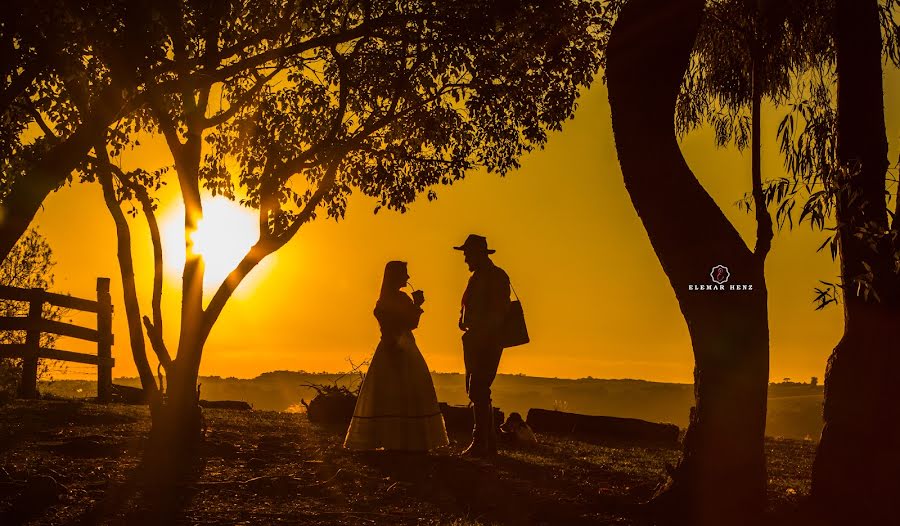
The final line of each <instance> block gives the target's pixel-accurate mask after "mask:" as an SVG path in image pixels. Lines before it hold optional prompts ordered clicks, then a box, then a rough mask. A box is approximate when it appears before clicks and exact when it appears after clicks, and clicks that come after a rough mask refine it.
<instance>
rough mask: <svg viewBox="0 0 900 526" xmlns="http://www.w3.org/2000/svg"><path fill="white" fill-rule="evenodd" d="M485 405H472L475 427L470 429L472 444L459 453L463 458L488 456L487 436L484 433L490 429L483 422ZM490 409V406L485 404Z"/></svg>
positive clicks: (486, 423) (484, 421)
mask: <svg viewBox="0 0 900 526" xmlns="http://www.w3.org/2000/svg"><path fill="white" fill-rule="evenodd" d="M484 406H485V404H473V405H472V416H473V417H474V419H475V426H474V427H473V428H472V443H471V444H469V447H467V448H466V449H464V450H463V452H462V453H460V455H461V456H464V457H483V456H486V455H487V454H488V442H487V438H488V435H487V434H486V432H487V431H488V430H489V429H490V428H489V423H488V422H487V421H486V420H485V411H484ZM487 406H488V408H490V404H487Z"/></svg>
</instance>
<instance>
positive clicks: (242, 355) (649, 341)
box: [34, 69, 900, 382]
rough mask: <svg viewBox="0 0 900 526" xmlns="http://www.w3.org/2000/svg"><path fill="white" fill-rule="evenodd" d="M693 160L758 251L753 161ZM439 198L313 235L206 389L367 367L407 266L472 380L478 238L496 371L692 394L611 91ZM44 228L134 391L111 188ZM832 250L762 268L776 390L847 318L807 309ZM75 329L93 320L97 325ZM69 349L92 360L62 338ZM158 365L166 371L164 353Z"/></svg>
mask: <svg viewBox="0 0 900 526" xmlns="http://www.w3.org/2000/svg"><path fill="white" fill-rule="evenodd" d="M885 92H886V94H887V95H886V101H885V102H886V106H887V112H888V137H889V140H890V145H891V160H892V161H895V160H896V159H897V153H898V138H900V131H898V126H900V103H898V101H897V100H896V98H895V97H892V94H895V93H900V75H898V74H897V73H896V71H894V70H892V69H891V70H890V71H889V77H888V78H887V79H886V86H885ZM779 115H780V114H777V113H776V112H775V111H774V110H769V111H766V112H765V113H764V122H763V130H764V134H765V141H764V153H763V163H764V167H763V170H764V171H763V174H764V177H767V178H774V177H779V176H782V175H783V170H782V165H781V159H780V156H779V155H778V153H777V150H776V147H775V137H774V136H775V129H776V127H777V124H778V120H779V118H780V117H779ZM142 144H143V146H141V148H140V149H137V150H134V151H130V152H126V153H125V154H124V155H123V157H122V158H121V159H120V160H119V161H120V162H121V164H122V166H123V167H125V168H133V167H136V166H143V167H146V168H156V167H158V166H162V165H166V164H171V158H170V156H169V154H168V150H167V149H166V148H165V147H164V145H163V143H162V141H161V140H159V139H152V140H148V141H142ZM683 150H684V153H685V155H686V157H687V159H688V161H689V163H690V165H691V167H692V168H693V170H694V172H695V173H696V174H697V176H698V177H699V178H700V180H701V181H702V182H703V184H704V186H705V187H706V189H707V190H708V191H709V192H710V193H711V194H712V195H713V197H714V198H715V199H716V201H717V202H718V203H719V205H720V207H721V208H722V209H723V210H724V212H725V214H726V215H727V216H728V217H729V218H730V219H731V220H732V221H733V222H734V223H735V224H736V225H737V228H738V230H739V231H740V232H741V233H742V235H743V236H744V239H745V240H747V241H748V242H749V243H750V244H751V245H752V243H753V242H754V237H753V235H754V229H755V223H754V221H753V218H752V216H750V215H748V214H746V213H745V212H742V211H740V210H739V209H738V208H737V207H736V206H734V204H733V203H734V202H735V201H737V200H738V199H739V198H741V196H742V195H743V193H744V192H746V191H748V190H749V181H750V169H749V153H746V154H744V155H742V154H740V153H739V152H737V151H735V150H733V149H730V150H727V149H716V148H715V147H714V145H713V142H712V135H711V133H710V132H709V131H708V130H701V131H698V132H695V133H693V134H692V135H690V136H689V137H687V138H686V139H685V140H684V142H683ZM647 154H648V155H652V152H647ZM176 188H177V183H176V181H174V178H172V177H171V174H170V177H169V184H168V186H167V187H165V188H164V189H163V191H162V192H161V193H160V194H159V197H160V209H159V211H158V213H159V216H160V219H161V222H162V223H163V224H162V227H163V230H164V234H163V235H164V240H163V241H164V245H165V248H166V250H167V254H166V256H165V258H166V261H167V273H166V279H167V287H166V289H165V291H164V297H163V308H164V312H165V316H166V320H165V321H166V325H165V338H166V341H167V343H168V346H169V347H170V349H173V350H174V348H175V347H176V344H177V340H178V333H177V326H178V308H179V298H180V296H179V293H178V289H176V288H174V287H175V286H178V285H179V284H180V269H179V268H176V267H177V259H178V257H179V254H178V252H180V251H182V250H183V248H181V247H182V246H183V239H182V238H180V237H179V235H180V233H181V232H182V231H180V230H179V228H178V226H179V224H180V223H181V221H182V218H181V217H179V210H178V207H177V204H176V202H175V199H174V198H175V196H176ZM438 195H439V199H438V200H437V201H435V202H432V203H429V202H427V200H425V199H424V198H423V199H422V200H421V201H419V202H417V203H415V204H414V205H413V206H412V208H411V210H410V211H409V212H408V213H406V214H399V213H395V212H390V211H385V210H382V211H381V212H379V213H378V214H377V215H373V214H372V210H373V208H374V206H375V203H374V201H372V200H369V199H368V198H365V197H362V196H355V197H354V198H352V199H351V202H350V206H349V209H348V213H347V217H346V219H345V220H343V221H341V222H339V223H335V222H334V221H329V220H325V219H319V220H317V221H316V222H314V223H311V224H308V225H306V226H304V227H303V228H302V229H301V230H300V232H299V234H298V235H297V236H296V237H295V238H294V239H293V240H292V241H291V242H290V243H289V244H288V245H287V246H286V247H284V248H283V249H282V250H281V251H279V252H278V253H276V255H275V256H274V258H272V259H271V260H270V261H267V262H265V263H264V264H263V265H262V266H261V267H260V268H257V269H256V270H254V271H253V273H252V274H251V275H250V277H249V278H248V280H246V281H245V282H244V283H243V284H242V285H241V287H240V288H239V289H238V291H237V293H236V295H235V296H234V297H233V298H232V300H231V301H230V303H229V304H228V306H227V307H226V308H225V311H224V313H223V314H222V316H221V318H220V319H219V321H218V323H217V325H216V327H215V328H214V329H213V332H212V335H211V336H210V339H209V342H208V344H207V346H206V348H205V351H204V357H203V364H202V367H201V375H220V376H236V377H253V376H256V375H258V374H260V373H262V372H265V371H270V370H277V369H288V370H299V369H304V370H307V371H340V370H347V369H348V367H349V364H348V361H347V360H348V359H351V360H353V361H354V362H356V363H358V362H360V361H362V360H365V359H367V358H369V356H370V355H371V353H372V352H373V350H374V348H375V345H376V344H377V342H378V337H379V335H378V326H377V324H376V322H375V319H374V317H373V316H372V308H373V306H374V303H375V300H376V298H377V295H378V291H379V286H380V283H381V275H382V272H383V268H384V263H385V262H386V261H388V260H391V259H402V260H406V261H408V262H409V271H410V275H411V281H412V283H413V284H415V286H416V287H417V288H420V289H423V290H424V291H425V295H426V304H425V305H424V308H425V314H424V316H423V317H422V321H421V324H420V326H419V329H418V330H417V331H416V338H417V341H418V344H419V347H420V349H421V350H422V353H423V355H424V356H425V358H426V360H427V361H428V364H429V366H430V367H431V369H433V370H436V371H462V368H463V362H462V350H461V345H460V341H459V336H460V333H459V330H458V328H457V326H456V321H457V316H458V312H459V302H460V296H461V294H462V291H463V289H464V287H465V284H466V280H467V278H468V275H469V274H468V271H467V269H466V266H465V264H464V262H463V257H462V254H461V253H460V252H457V251H454V250H452V248H451V247H452V246H453V245H458V244H460V243H461V242H462V241H463V239H464V238H465V237H466V235H467V234H469V233H480V234H482V235H485V236H487V238H488V242H489V244H490V245H492V248H495V249H496V250H497V253H496V254H494V261H495V262H496V263H497V264H498V265H500V266H501V267H503V268H504V269H506V270H507V272H508V273H509V275H510V276H511V278H512V282H513V285H514V287H515V289H516V291H517V292H518V294H519V296H520V298H521V299H522V302H523V305H524V308H525V314H526V317H527V321H528V323H529V330H530V333H531V337H532V343H530V344H528V345H526V346H523V347H516V348H513V349H509V350H507V351H506V352H505V353H504V357H503V361H502V362H501V364H500V372H501V373H524V374H526V375H531V376H548V377H570V378H579V377H586V376H593V377H595V378H642V379H649V380H659V381H674V382H691V380H692V370H693V357H692V354H691V346H690V341H689V338H688V332H687V329H686V326H685V323H684V320H683V319H682V317H681V314H680V312H679V310H678V305H677V303H676V301H675V296H674V294H673V292H672V289H671V287H670V286H669V283H668V280H667V279H666V276H665V274H664V273H663V271H662V268H661V267H660V265H659V263H658V262H657V260H656V257H655V255H654V253H653V251H652V249H651V246H650V243H649V241H648V240H647V236H646V234H645V232H644V230H643V227H642V226H641V224H640V221H639V219H638V217H637V214H636V213H635V212H634V209H633V208H632V206H631V202H630V200H629V198H628V195H627V193H626V191H625V188H624V185H623V183H622V176H621V173H620V170H619V166H618V163H617V159H616V153H615V147H614V143H613V138H612V132H611V125H610V118H609V105H608V102H607V96H606V89H605V86H604V85H603V84H602V83H601V82H600V81H599V77H598V80H597V81H596V82H595V84H594V86H593V88H592V89H591V90H589V91H587V92H585V93H584V94H583V96H582V98H581V99H580V104H579V108H578V111H577V112H576V115H575V119H574V120H572V121H569V122H567V123H566V125H565V127H564V131H563V132H562V133H557V134H554V135H553V136H551V139H550V141H549V144H548V145H547V148H546V149H545V150H543V151H539V152H535V153H533V154H531V155H529V156H527V157H526V158H525V159H524V160H523V163H522V168H521V169H520V170H518V171H516V172H514V173H512V174H510V175H508V176H507V177H506V178H500V177H499V176H497V175H495V174H485V173H478V172H476V173H472V174H470V176H469V177H467V179H466V180H464V181H462V182H460V183H458V184H455V185H453V186H451V187H442V188H439V189H438ZM798 208H799V207H798ZM250 217H251V219H250V224H251V225H252V224H253V220H252V216H250ZM34 224H35V225H36V226H38V227H39V230H40V232H41V233H42V234H43V235H44V236H45V237H46V238H47V239H48V241H49V242H50V244H51V246H52V248H53V250H54V258H55V260H56V261H57V265H56V267H55V275H56V285H55V287H54V289H55V290H56V291H59V292H66V293H71V294H73V295H76V296H82V297H93V296H94V288H95V279H96V278H97V277H98V276H108V277H111V278H112V294H113V301H114V303H115V309H116V314H115V318H114V331H115V334H116V344H115V345H114V347H113V355H114V357H115V358H116V360H117V363H116V367H115V369H114V373H113V374H114V375H115V376H134V375H135V374H136V371H135V368H134V364H133V363H132V361H131V354H130V349H129V345H128V336H127V330H126V325H125V317H124V312H125V311H124V306H123V304H122V288H121V282H120V279H119V271H118V264H117V260H116V239H115V229H114V226H113V221H112V219H111V217H110V215H109V214H108V212H107V210H106V208H105V206H104V204H103V200H102V195H101V191H100V187H99V185H97V184H75V185H73V186H71V187H68V188H64V189H62V190H60V191H59V192H57V193H56V194H53V195H52V196H51V197H50V198H49V199H48V200H47V201H46V202H45V206H44V210H43V211H42V212H40V213H39V214H38V216H37V218H36V219H35V223H34ZM173 225H174V228H173V227H172V226H173ZM238 232H239V228H237V227H228V228H226V229H224V231H221V232H219V233H218V236H219V238H218V239H217V240H214V241H211V242H210V243H211V244H213V245H215V246H216V247H217V250H224V249H225V248H227V245H228V244H229V243H232V242H233V241H235V240H236V239H238V238H240V237H241V236H240V235H239V233H238ZM132 235H133V246H134V254H135V261H136V266H137V269H138V272H139V275H138V280H139V287H140V292H141V294H142V313H143V314H150V310H149V309H150V303H149V300H150V297H149V293H150V287H151V279H152V274H151V266H150V265H151V261H152V260H151V246H150V242H149V235H148V233H147V229H146V223H145V222H144V220H143V217H139V218H138V219H137V220H134V221H132ZM181 235H183V234H181ZM823 239H824V234H823V233H820V232H811V231H810V229H809V227H808V226H807V225H805V224H804V225H802V226H800V227H795V228H794V230H793V231H783V232H780V233H778V234H777V235H776V238H775V242H774V247H773V250H772V252H771V254H770V255H769V259H768V263H767V276H768V288H769V316H770V330H771V378H772V379H773V380H781V379H782V378H784V377H791V378H792V379H794V380H803V381H809V378H810V377H811V376H818V377H820V378H821V377H822V375H823V373H824V368H825V361H826V358H827V356H828V354H829V353H830V350H831V348H832V347H833V346H834V344H835V343H836V342H837V340H838V338H839V336H840V334H841V329H842V327H841V324H842V313H841V311H840V308H839V307H838V308H835V307H830V308H828V309H826V310H825V311H819V312H816V311H815V310H814V305H813V302H812V300H813V287H814V286H816V285H817V284H818V280H820V279H822V280H834V279H836V274H837V266H836V264H834V263H833V262H832V261H831V258H830V255H829V254H827V251H825V252H822V253H818V254H817V253H816V248H817V247H818V246H819V244H820V243H821V242H822V240H823ZM237 249H238V250H240V247H238V248H237ZM173 252H174V254H173ZM180 257H181V258H182V259H183V253H182V254H180ZM722 263H723V264H726V265H727V264H728V262H727V261H723V262H722ZM215 265H216V262H211V263H210V266H211V267H214V266H215ZM734 279H735V280H736V281H740V280H739V277H737V276H735V277H734ZM209 289H210V287H209V286H208V287H207V290H209ZM76 321H79V322H83V323H85V324H88V323H90V319H89V318H88V319H87V320H82V319H81V318H76ZM57 347H58V348H62V349H67V350H81V349H84V348H85V347H84V346H82V345H79V344H77V342H72V341H71V340H66V339H62V340H61V341H60V342H59V343H58V345H57ZM151 363H152V364H153V365H154V368H155V365H156V361H155V357H153V356H151ZM94 374H95V373H94V372H93V369H91V368H89V367H87V366H84V367H82V366H78V365H72V366H70V367H69V368H68V370H67V371H66V372H65V373H62V374H57V377H73V378H75V377H77V378H81V377H84V378H89V377H93V376H94Z"/></svg>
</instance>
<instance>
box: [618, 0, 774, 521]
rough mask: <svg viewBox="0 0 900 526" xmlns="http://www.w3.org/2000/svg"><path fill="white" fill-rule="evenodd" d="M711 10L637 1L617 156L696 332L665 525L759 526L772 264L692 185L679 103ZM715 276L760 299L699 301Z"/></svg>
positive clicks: (687, 1)
mask: <svg viewBox="0 0 900 526" xmlns="http://www.w3.org/2000/svg"><path fill="white" fill-rule="evenodd" d="M703 7H704V2H703V0H631V1H630V2H628V3H627V4H626V6H625V7H624V8H623V10H622V12H621V14H620V16H619V19H618V21H617V22H616V25H615V26H614V28H613V32H612V36H611V39H610V42H609V48H608V55H607V60H608V62H607V71H606V73H607V80H608V85H609V100H610V107H611V110H612V124H613V132H614V135H615V140H616V149H617V152H618V155H619V161H620V164H621V167H622V173H623V176H624V178H625V184H626V187H627V189H628V192H629V194H630V195H631V199H632V202H633V204H634V207H635V210H636V211H637V212H638V215H639V216H640V218H641V221H642V222H643V224H644V227H645V228H646V230H647V233H648V236H649V238H650V242H651V244H652V245H653V248H654V250H655V251H656V254H657V257H658V258H659V260H660V263H661V264H662V267H663V269H664V271H665V272H666V275H667V276H668V278H669V281H670V283H671V285H672V288H673V289H674V291H675V295H676V298H677V299H678V303H679V306H680V307H681V311H682V313H683V315H684V317H685V320H686V322H687V324H688V329H689V332H690V336H691V343H692V345H693V351H694V358H695V362H696V367H695V372H694V375H695V395H696V399H697V401H696V407H695V408H694V409H693V410H692V412H691V422H690V425H689V427H688V430H687V434H686V436H685V442H684V456H683V459H682V460H681V462H680V463H679V465H678V466H677V468H676V469H675V470H674V472H673V473H672V477H671V480H670V481H669V483H668V484H667V486H666V487H665V488H664V489H663V490H662V491H661V492H660V493H659V494H658V496H657V497H656V499H655V500H654V502H655V504H657V505H658V506H659V507H658V509H659V510H660V511H661V512H662V513H661V514H660V518H661V519H663V520H666V521H668V522H680V523H689V524H700V525H706V524H717V525H720V524H731V525H734V524H758V522H759V516H760V514H761V513H762V511H763V508H764V505H765V494H766V469H765V455H764V448H763V439H764V431H765V413H766V389H767V386H768V360H769V343H768V314H767V295H766V288H765V278H764V272H763V264H764V257H763V256H757V255H755V254H754V253H753V252H752V251H750V250H749V249H748V248H747V246H746V245H745V244H744V242H743V240H742V239H741V237H740V235H739V234H738V232H737V231H736V230H735V229H734V227H733V226H732V225H731V223H730V222H728V220H727V219H726V218H725V216H724V215H723V214H722V211H721V210H720V209H719V208H718V206H717V205H716V204H715V202H714V201H713V200H712V198H711V197H710V196H709V194H707V193H706V191H705V190H704V189H703V187H702V186H701V185H700V183H699V182H698V181H697V179H696V178H695V177H694V175H693V173H692V172H691V170H690V168H689V167H688V166H687V163H686V162H685V160H684V157H683V156H682V155H681V151H680V148H679V145H678V142H677V139H676V134H675V128H674V111H675V99H676V96H677V94H678V91H679V87H680V85H681V81H682V79H683V77H684V73H685V70H686V68H687V65H688V59H689V57H690V52H691V49H692V46H693V42H694V39H695V37H696V34H697V31H698V28H699V25H700V20H701V17H702V12H703ZM715 265H725V266H727V267H728V269H729V271H730V275H731V279H730V282H729V283H726V284H725V288H726V289H728V286H729V284H734V283H740V284H748V285H752V290H747V291H733V290H721V291H720V290H715V291H697V290H690V285H692V284H709V283H710V279H711V278H710V271H711V269H712V268H713V267H714V266H715Z"/></svg>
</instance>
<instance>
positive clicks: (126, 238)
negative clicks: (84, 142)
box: [95, 145, 159, 407]
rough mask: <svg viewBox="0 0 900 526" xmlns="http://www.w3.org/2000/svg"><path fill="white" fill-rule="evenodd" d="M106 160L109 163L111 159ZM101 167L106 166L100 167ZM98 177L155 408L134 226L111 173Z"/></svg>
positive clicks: (136, 351) (141, 371)
mask: <svg viewBox="0 0 900 526" xmlns="http://www.w3.org/2000/svg"><path fill="white" fill-rule="evenodd" d="M101 148H105V145H101V146H97V148H95V150H96V151H97V155H98V157H100V158H101V159H104V158H105V157H106V154H105V152H104V151H103V150H101ZM105 160H106V161H107V162H108V159H105ZM101 170H103V169H102V168H101ZM98 179H99V180H100V185H101V186H102V188H103V199H104V201H105V202H106V207H107V209H109V213H110V214H111V215H112V217H113V221H114V222H115V225H116V246H117V251H116V253H117V256H118V258H119V271H120V275H121V277H122V298H123V300H124V302H125V317H126V319H127V321H128V338H129V341H130V343H131V355H132V357H133V358H134V364H135V366H136V367H137V370H138V376H139V377H140V379H141V387H142V388H143V390H144V394H145V396H146V397H147V400H149V401H150V404H151V407H155V405H156V404H158V403H159V389H158V388H157V386H156V380H155V379H154V378H153V370H152V369H151V368H150V362H149V361H147V346H146V345H145V344H144V333H143V331H142V330H141V309H140V305H139V304H138V297H137V288H136V285H135V280H134V261H133V260H132V257H131V229H130V228H129V227H128V221H127V220H126V219H125V214H124V213H123V212H122V209H121V208H119V202H118V200H117V199H116V194H115V189H114V188H113V178H112V174H111V173H109V171H107V172H106V173H102V174H99V175H98Z"/></svg>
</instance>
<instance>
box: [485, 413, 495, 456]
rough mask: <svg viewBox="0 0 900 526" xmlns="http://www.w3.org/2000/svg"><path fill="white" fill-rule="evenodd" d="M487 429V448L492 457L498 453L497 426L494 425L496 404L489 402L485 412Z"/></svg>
mask: <svg viewBox="0 0 900 526" xmlns="http://www.w3.org/2000/svg"><path fill="white" fill-rule="evenodd" d="M485 421H486V422H487V424H486V428H487V429H486V430H485V445H486V447H485V449H486V450H487V454H488V456H490V457H493V456H496V455H497V426H495V425H494V406H492V405H491V404H487V410H486V414H485Z"/></svg>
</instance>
